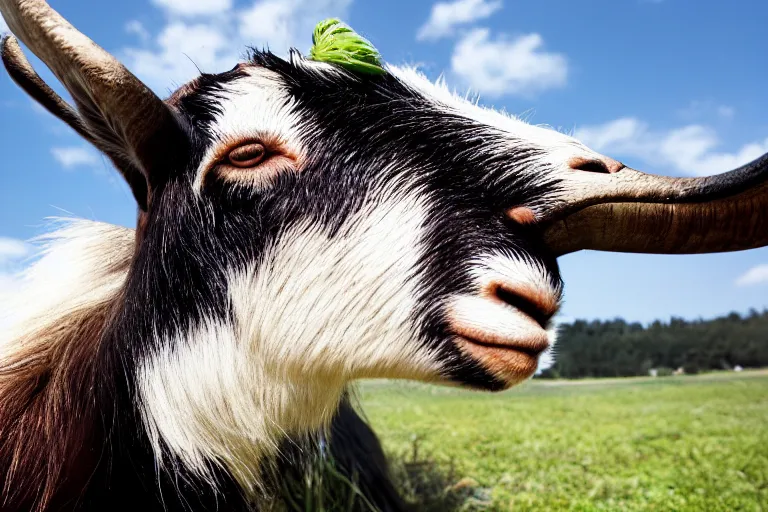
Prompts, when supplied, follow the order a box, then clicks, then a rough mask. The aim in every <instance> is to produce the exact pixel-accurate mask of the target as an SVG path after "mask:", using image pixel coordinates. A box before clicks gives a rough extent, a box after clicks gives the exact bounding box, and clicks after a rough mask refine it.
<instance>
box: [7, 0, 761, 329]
mask: <svg viewBox="0 0 768 512" xmlns="http://www.w3.org/2000/svg"><path fill="white" fill-rule="evenodd" d="M50 3H51V5H52V6H53V7H54V8H55V9H57V10H59V11H60V12H61V13H62V14H63V15H64V16H65V17H67V18H68V19H69V20H70V21H71V22H72V23H73V24H74V25H75V26H77V27H78V28H80V29H81V30H82V31H84V32H85V33H86V34H88V35H89V36H90V37H91V38H93V39H94V40H95V41H96V42H98V43H99V44H100V45H102V46H103V47H105V48H107V49H108V50H109V51H111V52H113V53H114V54H116V55H118V56H119V57H120V58H121V59H122V60H123V61H124V62H125V63H126V64H127V65H128V66H129V67H130V68H131V69H132V70H133V71H134V72H135V73H136V74H137V75H138V76H139V77H141V78H142V79H144V80H145V81H146V82H147V83H148V84H150V85H151V86H152V87H153V88H154V89H155V90H156V91H158V93H160V94H161V95H166V94H167V93H168V92H169V91H171V90H172V89H174V88H175V86H176V85H178V84H181V83H183V82H184V81H186V80H187V79H189V78H191V77H193V76H194V74H195V73H196V69H195V64H196V65H197V66H198V67H199V68H201V69H203V70H205V71H211V72H215V71H223V70H225V69H229V68H231V67H232V66H233V65H234V63H235V62H236V61H237V60H238V57H239V56H240V55H242V53H243V51H244V49H245V45H254V46H265V45H268V46H269V47H270V48H271V49H272V50H273V51H274V52H276V53H285V51H286V49H287V48H288V47H289V46H295V47H297V48H299V49H300V50H302V51H306V50H307V49H308V47H309V44H310V38H311V29H312V27H313V25H314V24H315V23H316V22H317V21H318V20H320V19H322V18H324V17H327V16H338V17H341V18H342V19H344V20H345V21H347V22H348V23H349V24H350V25H352V26H353V27H354V28H355V29H356V30H357V31H359V32H361V33H362V34H364V35H365V36H367V37H368V38H369V39H371V40H372V41H373V42H374V44H375V45H376V46H377V47H378V48H379V50H380V51H381V53H382V54H383V55H384V58H385V59H386V60H387V61H389V62H391V63H395V64H418V65H419V66H421V68H422V70H423V71H424V72H425V73H426V74H427V75H429V76H430V77H432V78H436V77H438V76H439V75H440V74H444V75H445V76H446V78H447V80H448V82H449V84H450V85H452V86H453V87H455V88H456V89H457V90H459V91H466V90H468V89H469V90H471V91H473V92H475V93H479V94H480V98H481V102H482V103H484V104H487V105H493V106H495V107H498V108H503V109H505V110H507V111H508V112H511V113H513V114H519V115H523V116H524V117H525V118H526V119H528V120H529V122H532V123H536V124H546V125H550V126H553V127H556V128H558V129H562V130H568V131H572V132H574V133H575V134H576V136H577V137H579V138H581V139H582V140H584V141H585V142H586V143H587V144H588V145H590V146H592V147H593V148H595V149H597V150H599V151H601V152H603V153H605V154H607V155H609V156H612V157H615V158H617V159H620V160H622V161H623V162H624V163H626V164H627V165H630V166H632V167H636V168H638V169H642V170H646V171H649V172H656V173H660V174H670V175H679V176H684V175H706V174H713V173H717V172H721V171H726V170H729V169H730V168H732V167H734V166H736V165H739V164H742V163H745V162H746V161H748V160H750V159H752V158H754V157H756V156H759V155H760V154H762V153H764V152H768V94H766V92H765V84H766V83H768V67H766V66H765V57H766V55H765V52H766V49H768V34H767V33H766V32H765V20H766V19H768V3H766V2H764V1H762V0H751V1H747V0H731V1H729V2H722V1H715V0H697V1H695V2H694V1H692V0H688V1H683V0H557V1H556V0H537V1H533V0H527V1H513V0H459V1H457V2H441V3H432V2H429V1H405V0H388V1H386V2H384V1H371V0H131V1H127V0H112V1H110V2H103V1H96V0H78V1H76V2H74V1H68V2H67V1H62V0H58V1H57V0H52V1H51V2H50ZM0 31H4V24H3V23H2V22H0ZM33 62H35V63H37V66H38V68H40V71H41V74H42V75H43V76H44V78H46V79H47V80H49V81H51V83H53V80H52V78H51V75H50V74H49V73H47V70H44V69H42V65H41V64H39V63H38V62H37V61H33ZM193 62H194V64H193ZM42 71H46V72H44V73H42ZM58 90H60V89H58ZM0 130H2V137H0V155H2V157H1V158H0V183H1V184H2V185H0V293H11V292H12V290H13V287H14V286H15V285H16V282H15V280H14V279H13V277H12V275H11V273H12V272H13V271H14V270H16V269H18V268H19V267H21V266H22V265H23V261H24V258H25V256H27V255H28V254H29V246H28V245H27V244H25V243H24V242H23V240H26V239H28V238H30V237H32V236H35V235H38V234H41V233H42V232H44V231H45V228H46V224H45V218H46V217H50V216H60V215H75V216H79V217H85V218H91V219H97V220H102V221H107V222H114V223H118V224H123V225H126V226H132V225H133V223H134V218H135V207H134V204H133V201H132V199H131V195H130V193H129V191H128V189H127V187H126V186H125V185H124V184H123V183H122V182H121V181H120V179H119V178H118V177H117V175H116V173H115V172H114V171H113V170H112V169H111V168H110V166H109V164H108V162H107V161H106V159H105V158H103V157H101V156H99V155H98V154H97V153H96V152H95V151H93V150H91V149H89V148H88V146H87V145H86V143H84V142H83V141H81V140H79V139H78V138H77V136H76V135H75V134H74V133H73V132H72V131H71V130H69V129H68V128H67V127H65V126H64V125H63V124H62V123H60V122H58V121H57V120H56V119H54V118H52V117H51V116H50V115H48V114H47V113H45V112H43V111H41V109H40V108H38V107H35V106H34V105H33V104H32V102H31V101H30V100H29V99H27V97H26V96H25V95H24V94H23V93H22V92H21V91H20V90H19V89H18V88H17V87H16V86H15V85H14V84H13V83H12V82H11V81H10V80H9V79H8V77H7V76H6V75H5V74H4V73H2V76H0ZM561 266H562V272H563V276H564V278H565V282H566V304H565V307H564V309H563V318H565V319H569V318H574V317H579V318H613V317H616V316H622V317H625V318H627V319H630V320H639V321H643V322H646V321H650V320H653V319H655V318H661V319H668V318H669V317H670V316H671V315H675V316H682V317H685V318H698V317H704V318H708V317H712V316H715V315H720V314H725V313H728V312H730V311H732V310H735V311H747V310H748V309H749V308H753V307H754V308H757V309H762V308H765V307H768V249H758V250H754V251H747V252H742V253H732V254H720V255H698V256H648V255H621V254H610V253H596V252H581V253H578V254H573V255H569V256H566V257H564V258H562V259H561Z"/></svg>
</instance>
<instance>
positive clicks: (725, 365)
mask: <svg viewBox="0 0 768 512" xmlns="http://www.w3.org/2000/svg"><path fill="white" fill-rule="evenodd" d="M554 352H555V354H554V355H555V363H554V365H553V366H552V367H551V368H549V369H547V370H544V371H543V372H541V374H539V375H538V376H539V377H541V378H559V377H563V378H571V379H573V378H581V377H630V376H638V375H648V374H649V371H650V370H651V369H656V370H657V371H660V373H661V374H664V373H668V372H669V371H670V370H671V369H677V368H683V370H684V371H685V373H698V372H700V371H704V370H722V369H732V368H735V367H736V366H741V367H743V368H755V367H763V366H768V310H766V311H763V312H758V311H755V310H752V311H750V312H749V313H748V314H746V315H743V316H742V315H740V314H738V313H731V314H730V315H727V316H723V317H720V318H715V319H713V320H695V321H687V320H684V319H682V318H672V319H671V320H670V321H669V322H660V321H655V322H653V323H652V324H650V325H647V326H643V325H642V324H640V323H636V322H635V323H629V322H626V321H625V320H623V319H621V318H617V319H615V320H609V321H601V320H593V321H585V320H576V321H575V322H573V323H567V324H561V325H560V329H559V336H558V339H557V344H556V345H555V349H554Z"/></svg>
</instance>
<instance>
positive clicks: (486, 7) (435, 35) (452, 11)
mask: <svg viewBox="0 0 768 512" xmlns="http://www.w3.org/2000/svg"><path fill="white" fill-rule="evenodd" d="M499 9H501V0H493V1H486V0H456V1H455V2H438V3H436V4H435V5H433V6H432V12H431V14H430V16H429V19H428V20H427V22H426V23H425V24H424V25H422V26H421V28H419V31H418V32H417V34H416V39H418V40H419V41H423V40H435V39H440V38H441V37H446V36H450V35H452V34H453V32H454V30H455V29H456V27H457V26H459V25H463V24H467V23H471V22H473V21H477V20H481V19H484V18H487V17H488V16H490V15H491V14H493V13H494V12H496V11H498V10H499Z"/></svg>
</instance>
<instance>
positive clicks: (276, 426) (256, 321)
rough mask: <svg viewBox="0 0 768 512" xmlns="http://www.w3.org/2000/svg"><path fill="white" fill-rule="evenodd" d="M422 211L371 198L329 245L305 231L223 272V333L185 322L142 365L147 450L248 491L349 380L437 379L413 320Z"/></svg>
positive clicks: (308, 226)
mask: <svg viewBox="0 0 768 512" xmlns="http://www.w3.org/2000/svg"><path fill="white" fill-rule="evenodd" d="M425 216H426V209H425V206H424V204H422V202H421V201H420V200H419V199H418V198H417V197H413V196H410V197H403V198H397V197H390V198H388V199H387V198H385V199H381V200H379V201H376V202H375V204H372V205H370V206H369V207H368V208H366V209H365V210H364V211H361V212H360V213H358V214H356V215H354V216H352V218H350V219H349V220H348V221H347V223H346V224H345V225H344V226H343V227H342V229H341V230H340V231H339V232H338V233H336V234H335V235H334V236H333V237H330V235H329V233H327V232H326V231H325V230H324V228H323V227H322V226H321V225H319V224H316V223H310V222H306V223H302V224H300V225H297V226H295V227H292V228H290V229H288V230H287V231H285V232H284V233H283V234H282V235H281V236H280V237H279V238H278V239H277V241H276V242H275V243H274V245H273V246H271V247H270V248H269V249H268V251H267V255H266V257H265V258H264V260H263V262H262V263H261V264H259V265H252V266H250V267H248V268H245V269H240V270H233V271H232V273H231V276H230V295H231V303H232V308H233V311H234V316H235V319H236V320H235V323H234V325H229V324H226V323H224V322H222V321H217V320H208V321H206V322H204V323H203V324H202V325H198V326H193V327H191V328H190V329H188V330H186V331H185V332H182V333H179V334H178V335H177V336H176V337H175V338H173V339H169V340H165V342H164V343H163V344H162V348H161V349H160V351H159V352H158V353H156V354H155V355H154V356H153V357H152V358H151V359H150V360H149V361H147V363H146V364H145V365H144V367H142V368H141V369H140V372H139V376H140V377H139V389H140V393H141V396H142V399H143V409H142V410H143V415H144V420H145V423H146V425H147V428H148V429H149V432H150V437H151V438H152V440H153V444H154V446H155V450H156V451H157V453H158V455H159V454H160V453H161V451H162V447H163V446H165V447H167V448H168V449H170V450H171V451H172V452H173V453H174V454H175V455H176V456H178V457H179V459H180V460H181V461H182V463H184V464H185V465H187V466H188V467H190V468H192V469H194V470H196V471H198V472H199V473H200V474H202V475H206V473H207V468H206V466H205V460H206V459H207V460H213V461H216V462H217V463H219V464H222V465H223V466H225V467H226V468H228V469H229V470H230V471H232V473H233V474H234V475H235V477H236V478H237V480H238V481H239V482H240V483H241V484H242V485H243V487H244V489H245V490H246V491H247V492H248V493H256V492H258V488H256V487H254V485H255V483H254V482H257V481H258V479H256V478H255V477H254V476H255V474H256V471H257V469H258V466H259V463H260V462H261V461H262V460H263V459H264V457H265V456H266V455H271V454H274V453H275V450H276V448H277V445H278V443H279V441H280V440H281V439H283V438H284V437H285V436H286V435H292V436H296V435H301V434H303V433H307V432H311V431H316V430H318V429H322V428H323V427H325V426H327V425H328V424H329V421H330V419H331V418H332V415H333V413H334V412H335V410H336V408H337V405H338V402H339V399H340V397H341V393H342V390H343V388H344V385H345V384H346V383H347V382H349V381H350V380H352V379H356V378H365V377H396V378H413V379H419V380H434V379H436V378H437V377H438V374H439V371H440V363H439V362H438V360H437V358H436V356H435V355H433V354H431V353H430V352H429V351H428V350H427V349H426V348H424V346H423V343H420V342H419V340H418V339H417V334H416V333H417V327H416V326H415V325H414V323H413V319H412V314H413V311H414V306H415V300H416V297H417V291H418V290H417V283H416V282H415V279H414V272H415V269H416V267H417V263H418V260H419V257H420V249H419V248H420V246H421V244H420V241H421V237H422V229H423V223H424V219H425Z"/></svg>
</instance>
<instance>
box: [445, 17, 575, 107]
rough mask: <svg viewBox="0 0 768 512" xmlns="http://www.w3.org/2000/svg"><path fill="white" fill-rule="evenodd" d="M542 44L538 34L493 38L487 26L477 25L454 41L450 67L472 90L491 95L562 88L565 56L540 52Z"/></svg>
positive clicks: (564, 78)
mask: <svg viewBox="0 0 768 512" xmlns="http://www.w3.org/2000/svg"><path fill="white" fill-rule="evenodd" d="M543 46H544V40H543V39H542V37H541V36H540V35H539V34H526V35H522V36H519V37H517V38H515V39H511V40H510V39H508V38H507V37H506V36H504V35H502V36H501V37H498V38H496V39H495V40H492V39H491V38H490V31H489V30H488V29H486V28H478V29H474V30H472V31H470V32H468V33H467V34H465V35H464V37H462V38H461V39H460V40H459V42H458V43H457V44H456V47H455V48H454V51H453V56H452V57H451V69H452V70H453V72H454V73H455V74H456V75H457V76H458V77H459V78H460V79H461V80H462V81H463V82H464V83H465V84H466V85H468V86H469V87H471V88H472V89H473V90H474V91H476V92H479V93H481V94H485V95H487V96H491V97H498V96H503V95H505V94H519V95H528V94H532V93H535V92H538V91H542V90H545V89H550V88H553V87H561V86H563V85H565V83H566V80H567V77H568V64H567V62H566V59H565V57H564V56H563V55H561V54H558V53H548V52H545V51H543V50H542V47H543Z"/></svg>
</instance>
